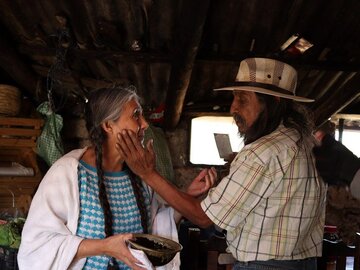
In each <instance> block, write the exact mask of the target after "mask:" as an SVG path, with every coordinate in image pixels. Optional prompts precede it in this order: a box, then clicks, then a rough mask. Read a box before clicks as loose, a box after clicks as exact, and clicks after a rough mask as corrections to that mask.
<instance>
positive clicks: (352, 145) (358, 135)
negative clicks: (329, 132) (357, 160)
mask: <svg viewBox="0 0 360 270" xmlns="http://www.w3.org/2000/svg"><path fill="white" fill-rule="evenodd" d="M335 138H336V140H339V130H338V129H337V130H336V131H335ZM359 142H360V131H359V130H352V129H344V130H343V133H342V144H343V145H345V146H346V147H347V148H348V149H349V150H350V151H351V152H353V153H354V155H356V156H358V157H360V143H359Z"/></svg>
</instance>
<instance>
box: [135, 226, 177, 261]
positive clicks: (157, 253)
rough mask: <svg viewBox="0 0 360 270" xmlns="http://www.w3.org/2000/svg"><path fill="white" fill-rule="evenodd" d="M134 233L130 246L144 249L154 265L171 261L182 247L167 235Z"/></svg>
mask: <svg viewBox="0 0 360 270" xmlns="http://www.w3.org/2000/svg"><path fill="white" fill-rule="evenodd" d="M133 235H134V238H133V239H130V240H129V243H130V246H131V247H132V248H134V249H138V250H142V251H143V252H144V253H145V254H146V256H147V257H148V259H149V261H150V262H151V263H152V264H153V265H154V266H162V265H165V264H167V263H169V262H170V261H171V260H172V259H173V258H174V257H175V255H176V253H178V252H179V251H181V249H182V246H181V245H180V244H179V243H177V242H175V241H173V240H170V239H168V238H165V237H160V236H157V235H152V234H141V233H134V234H133Z"/></svg>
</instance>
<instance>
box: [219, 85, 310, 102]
mask: <svg viewBox="0 0 360 270" xmlns="http://www.w3.org/2000/svg"><path fill="white" fill-rule="evenodd" d="M235 90H242V91H249V92H257V93H261V94H266V95H271V96H276V97H281V98H287V99H292V100H295V101H298V102H314V101H315V100H314V99H310V98H304V97H299V96H295V95H287V94H283V93H278V92H275V91H272V90H269V89H266V88H261V87H256V86H227V87H222V88H216V89H214V91H235Z"/></svg>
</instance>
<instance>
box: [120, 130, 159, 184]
mask: <svg viewBox="0 0 360 270" xmlns="http://www.w3.org/2000/svg"><path fill="white" fill-rule="evenodd" d="M116 148H117V150H118V151H119V153H120V155H121V156H122V157H123V158H124V159H125V162H126V164H127V165H128V166H129V167H130V169H131V170H132V171H133V172H134V173H135V174H137V175H138V176H139V177H140V178H142V179H146V177H145V176H146V175H149V174H151V173H152V172H154V171H155V170H156V168H155V165H156V157H155V152H154V149H153V141H152V140H149V141H148V142H147V144H146V147H145V148H144V147H143V146H142V145H141V143H140V142H139V140H138V138H137V136H136V134H135V133H134V132H133V131H131V130H123V131H122V132H121V133H119V134H118V143H117V144H116Z"/></svg>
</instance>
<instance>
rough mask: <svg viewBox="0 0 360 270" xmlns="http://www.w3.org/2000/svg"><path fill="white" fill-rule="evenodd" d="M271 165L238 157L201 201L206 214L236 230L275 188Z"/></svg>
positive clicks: (222, 225) (224, 225)
mask: <svg viewBox="0 0 360 270" xmlns="http://www.w3.org/2000/svg"><path fill="white" fill-rule="evenodd" d="M268 167H269V166H268V165H266V164H264V163H262V162H256V161H253V160H252V159H249V158H246V156H245V157H242V156H240V157H237V158H236V160H235V162H233V163H232V165H231V168H230V172H229V174H228V175H227V176H226V177H224V178H223V179H222V180H221V181H220V183H219V185H218V186H217V187H216V188H213V189H211V190H210V191H209V193H208V195H207V197H206V198H205V199H204V200H203V201H202V202H201V207H202V209H203V210H204V211H205V213H206V214H207V216H208V217H209V218H210V219H211V220H212V221H213V222H214V224H216V225H218V226H219V227H220V228H222V229H225V230H233V229H234V228H235V227H238V225H239V224H240V223H242V222H243V221H244V219H246V217H247V216H248V214H249V213H250V212H251V211H253V209H254V208H256V207H257V205H258V204H259V203H260V201H261V200H263V199H264V198H266V197H268V196H269V195H270V194H271V193H272V191H273V184H272V177H273V176H272V175H271V174H270V173H269V169H268Z"/></svg>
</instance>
